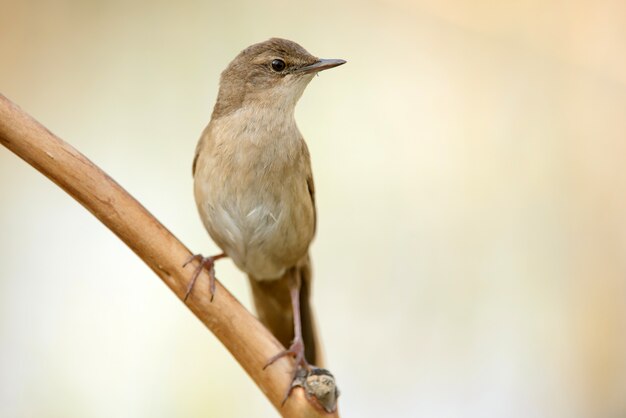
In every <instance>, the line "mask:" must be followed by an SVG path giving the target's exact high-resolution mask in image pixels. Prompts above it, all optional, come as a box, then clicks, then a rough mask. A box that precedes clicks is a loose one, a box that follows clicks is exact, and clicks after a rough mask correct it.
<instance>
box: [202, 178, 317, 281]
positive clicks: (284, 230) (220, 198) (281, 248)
mask: <svg viewBox="0 0 626 418" xmlns="http://www.w3.org/2000/svg"><path fill="white" fill-rule="evenodd" d="M242 178H244V176H238V177H237V181H232V182H231V181H230V180H229V179H225V183H224V184H222V185H221V187H220V186H217V185H216V186H217V187H211V186H210V185H208V187H206V190H207V191H208V190H210V191H212V192H207V193H202V192H200V193H198V195H199V196H197V197H198V198H199V199H198V204H199V209H200V210H201V211H203V210H204V211H206V215H207V216H203V219H205V226H206V227H207V230H208V231H209V234H210V235H211V237H212V238H213V239H214V240H215V241H216V242H217V243H218V245H219V246H220V247H221V248H222V249H223V250H224V251H225V252H226V254H227V255H228V256H229V257H231V258H232V259H233V261H234V262H235V264H236V265H237V266H238V267H239V268H240V269H241V270H243V271H244V272H246V273H248V274H250V275H252V276H254V277H255V278H257V279H259V280H263V279H276V278H280V277H281V276H282V275H283V274H284V272H285V270H286V269H288V268H290V267H292V266H294V265H295V264H296V263H297V262H298V260H299V259H300V258H302V257H303V256H304V255H305V254H306V252H307V249H308V246H309V244H310V242H311V240H312V238H313V233H314V222H315V221H314V216H315V215H314V208H313V203H312V200H311V197H310V195H309V192H308V188H307V186H306V179H301V181H298V179H281V180H282V181H281V182H276V183H275V184H273V183H274V182H273V181H271V179H268V178H267V177H265V178H263V179H252V180H250V181H249V182H247V183H246V182H243V184H242ZM277 180H278V179H277ZM268 183H269V184H268ZM272 186H273V187H272ZM201 188H203V187H201ZM218 190H219V193H216V191H218Z"/></svg>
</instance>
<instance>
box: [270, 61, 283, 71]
mask: <svg viewBox="0 0 626 418" xmlns="http://www.w3.org/2000/svg"><path fill="white" fill-rule="evenodd" d="M285 67H286V65H285V61H283V60H279V59H275V60H274V61H272V70H274V71H276V72H281V71H282V70H284V69H285Z"/></svg>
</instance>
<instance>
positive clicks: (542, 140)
mask: <svg viewBox="0 0 626 418" xmlns="http://www.w3.org/2000/svg"><path fill="white" fill-rule="evenodd" d="M1 9H2V12H1V13H0V64H1V65H0V91H1V92H2V93H3V94H5V95H6V96H7V97H9V98H10V99H12V100H13V101H15V102H16V103H18V104H19V105H20V106H21V107H22V108H24V109H25V110H27V111H28V112H29V113H31V114H32V115H33V116H35V117H36V118H37V119H39V120H40V121H41V122H42V123H44V124H45V125H46V126H47V127H48V128H49V129H51V130H52V131H53V132H55V133H56V134H58V135H59V136H61V137H62V138H64V139H65V140H66V141H68V142H70V143H71V144H73V145H74V146H75V147H77V148H78V149H79V150H81V151H82V152H83V153H85V154H86V155H87V156H88V157H89V158H91V159H92V160H93V161H94V162H96V163H97V164H99V165H100V166H101V167H103V168H104V169H105V170H106V171H107V172H108V173H110V175H111V176H112V177H113V178H115V179H116V180H117V181H118V182H120V183H121V184H122V185H123V186H125V187H126V188H127V190H129V191H130V192H131V193H132V194H133V195H134V196H136V197H137V198H138V199H139V200H140V201H141V202H143V203H144V204H145V206H146V207H147V208H148V209H149V210H150V211H151V212H152V213H153V214H155V215H156V216H157V217H158V218H159V219H160V220H161V221H162V222H163V223H164V224H165V225H166V226H167V227H168V228H169V229H170V230H172V231H173V232H174V233H175V234H176V235H177V236H178V237H179V238H180V239H181V240H182V241H183V242H184V243H185V244H187V245H188V246H189V247H190V248H191V249H193V250H194V251H198V252H203V253H205V254H211V253H214V252H215V251H216V247H215V245H214V244H213V243H212V242H211V241H210V240H209V238H208V235H207V234H206V232H205V231H204V230H203V228H202V225H201V223H200V220H199V218H198V215H197V213H196V208H195V204H194V201H193V197H192V178H191V160H192V158H193V151H194V147H195V145H196V140H197V138H198V136H199V134H200V132H201V130H202V129H203V128H204V126H205V124H206V122H207V121H208V119H209V117H210V113H211V110H212V106H213V103H214V100H215V96H216V93H217V82H218V77H219V74H220V72H221V70H222V69H223V68H224V67H225V66H226V64H227V63H228V62H229V61H230V60H231V59H232V58H233V57H234V56H235V55H236V54H237V53H238V52H239V51H240V50H241V49H243V48H244V47H245V46H247V45H249V44H252V43H255V42H258V41H261V40H264V39H267V38H269V37H271V36H281V37H286V38H289V39H293V40H296V41H298V42H299V43H301V44H302V45H303V46H305V48H307V49H308V50H309V51H310V52H312V53H314V54H316V55H318V56H323V57H327V58H344V59H346V60H348V64H347V65H345V66H343V67H341V68H338V69H335V70H332V71H328V72H324V73H322V74H321V75H320V77H318V78H315V79H314V80H313V82H312V83H311V85H310V86H309V88H308V90H307V91H306V92H305V94H304V97H303V98H302V100H301V102H300V104H299V107H298V110H297V114H296V116H297V120H298V122H299V126H300V129H301V130H302V132H303V133H304V136H305V137H306V138H307V139H308V143H309V145H310V149H311V152H312V156H313V165H314V172H315V179H316V186H317V190H318V192H317V201H318V206H319V207H318V209H319V227H318V234H317V238H316V241H315V243H314V245H313V249H312V254H313V260H314V267H315V276H316V282H315V289H314V297H315V306H316V309H317V314H318V316H319V323H320V326H321V331H322V335H323V339H324V342H325V352H326V356H327V359H328V366H329V368H330V369H331V370H332V371H333V372H334V373H335V375H336V376H337V378H338V381H339V383H340V387H341V389H342V396H341V402H340V407H341V410H342V414H343V416H345V417H383V416H385V417H391V416H393V417H429V418H448V417H460V418H467V417H469V418H472V417H475V418H485V417H487V418H491V417H493V418H499V417H508V418H516V417H520V418H527V417H534V418H541V417H546V418H555V417H556V418H559V417H563V418H579V417H580V418H614V417H624V416H626V168H625V162H626V3H625V2H623V1H620V0H594V1H592V0H588V1H569V2H563V1H534V0H532V1H531V0H529V1H521V2H510V1H508V2H507V1H504V2H492V1H483V0H478V1H440V0H421V1H416V0H387V1H367V2H360V1H344V2H335V1H329V0H320V1H316V2H308V3H296V2H288V1H278V0H273V1H269V2H262V3H261V2H257V1H252V0H237V1H230V2H217V1H179V2H166V1H153V0H151V1H106V2H104V1H78V0H73V1H69V0H68V1H32V0H28V1H11V0H8V1H7V0H2V5H1ZM0 202H1V205H0V231H1V232H0V416H2V417H20V418H21V417H103V418H104V417H201V416H202V417H208V416H209V417H272V416H276V412H275V411H274V410H273V409H272V407H271V406H270V404H269V402H267V401H266V400H265V399H264V398H263V396H262V395H261V394H260V392H259V391H258V390H257V389H256V388H255V387H254V386H253V384H252V383H251V382H250V381H249V379H248V378H247V376H246V375H245V373H244V372H243V371H242V369H241V368H240V367H239V366H238V365H237V364H236V363H235V361H234V360H233V359H232V358H231V357H230V355H229V354H228V353H227V352H226V350H225V349H224V348H223V347H222V346H221V345H220V344H219V342H217V340H216V339H215V338H214V337H213V336H212V335H211V334H210V333H209V332H207V330H206V329H205V328H204V327H203V326H202V325H201V324H200V322H199V321H197V320H196V319H195V318H194V317H193V316H192V315H191V313H190V312H188V311H187V310H186V309H185V308H184V306H183V305H182V304H181V303H180V302H179V301H178V300H177V299H176V298H174V297H173V295H172V294H171V292H170V291H169V290H168V289H167V288H166V287H165V286H164V285H163V284H162V283H161V282H160V281H159V280H158V279H157V278H156V276H155V275H154V274H153V273H152V272H151V271H150V270H149V269H148V268H147V267H146V266H145V265H143V264H142V263H141V262H140V261H139V260H138V259H137V258H136V257H135V256H134V255H133V254H132V253H131V251H130V250H129V249H128V248H126V247H125V246H124V245H123V244H121V243H120V241H119V240H118V239H117V238H115V237H114V236H113V234H112V233H111V232H109V231H108V230H106V229H105V228H104V227H103V226H102V225H100V224H99V222H98V221H96V219H95V218H93V217H92V216H91V215H90V214H88V213H87V212H86V211H85V210H84V209H83V208H82V207H80V206H79V205H78V204H77V203H76V202H74V201H73V200H72V199H71V198H69V197H68V196H67V195H66V194H65V193H64V192H62V191H61V190H60V189H58V188H57V187H56V186H54V185H53V184H52V183H51V182H50V181H48V180H47V179H45V178H44V177H43V176H41V175H40V174H39V173H37V172H35V171H34V170H33V169H32V168H30V167H29V166H28V165H26V164H25V163H24V162H22V161H21V160H19V159H18V158H17V157H15V156H14V155H13V154H11V153H10V152H9V151H7V150H4V149H0ZM217 271H218V276H219V277H220V279H221V280H222V281H223V282H224V283H225V284H226V285H227V286H228V287H229V288H230V289H232V291H233V292H234V293H235V294H236V295H237V296H238V297H239V298H240V299H241V300H242V302H244V303H245V304H246V305H247V306H249V305H250V304H249V293H248V289H247V283H246V279H245V278H244V277H243V275H242V274H241V273H239V272H238V271H237V270H236V269H235V268H234V267H233V266H232V264H231V262H230V261H224V262H220V263H219V265H218V270H217Z"/></svg>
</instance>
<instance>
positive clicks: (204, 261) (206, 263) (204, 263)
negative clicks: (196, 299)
mask: <svg viewBox="0 0 626 418" xmlns="http://www.w3.org/2000/svg"><path fill="white" fill-rule="evenodd" d="M224 257H226V254H224V253H221V254H218V255H213V256H211V257H203V256H202V254H195V255H192V256H191V257H189V259H188V260H187V261H185V264H183V267H186V266H187V264H189V263H191V262H192V261H199V262H200V264H199V265H198V267H196V270H195V271H194V272H193V276H191V281H190V282H189V285H188V286H187V292H186V293H185V298H184V299H183V300H184V301H185V302H186V301H187V298H188V297H189V295H190V294H191V291H192V290H193V285H194V284H196V280H197V279H198V276H199V275H200V273H201V272H202V269H203V268H206V269H207V272H208V273H209V292H210V293H211V302H213V296H215V261H216V260H219V259H220V258H224Z"/></svg>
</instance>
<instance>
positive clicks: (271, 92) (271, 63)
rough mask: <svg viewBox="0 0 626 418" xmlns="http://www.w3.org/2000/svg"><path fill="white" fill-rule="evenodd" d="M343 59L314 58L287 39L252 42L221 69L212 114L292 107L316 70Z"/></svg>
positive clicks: (339, 63)
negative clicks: (257, 108)
mask: <svg viewBox="0 0 626 418" xmlns="http://www.w3.org/2000/svg"><path fill="white" fill-rule="evenodd" d="M345 62H346V61H344V60H340V59H320V58H317V57H315V56H313V55H311V54H309V53H308V52H307V51H306V50H305V49H304V48H302V47H301V46H300V45H298V44H297V43H295V42H292V41H289V40H286V39H280V38H272V39H270V40H268V41H265V42H261V43H258V44H254V45H251V46H249V47H248V48H246V49H244V50H243V51H241V53H239V55H237V57H235V59H234V60H233V61H232V62H231V63H230V64H229V65H228V67H226V69H225V70H224V71H223V72H222V77H221V80H220V91H219V95H218V99H217V103H216V105H215V110H214V114H213V117H214V118H215V117H216V116H218V117H219V116H221V115H224V114H228V113H230V112H232V111H234V110H237V109H238V108H241V107H245V106H251V105H255V106H264V107H266V108H279V109H286V108H289V107H291V108H293V107H295V105H296V103H297V101H298V99H299V98H300V96H301V95H302V93H303V92H304V89H305V87H306V86H307V84H309V82H310V81H311V79H312V78H313V76H314V75H315V74H316V73H318V72H320V71H322V70H326V69H329V68H333V67H336V66H338V65H342V64H345Z"/></svg>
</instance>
